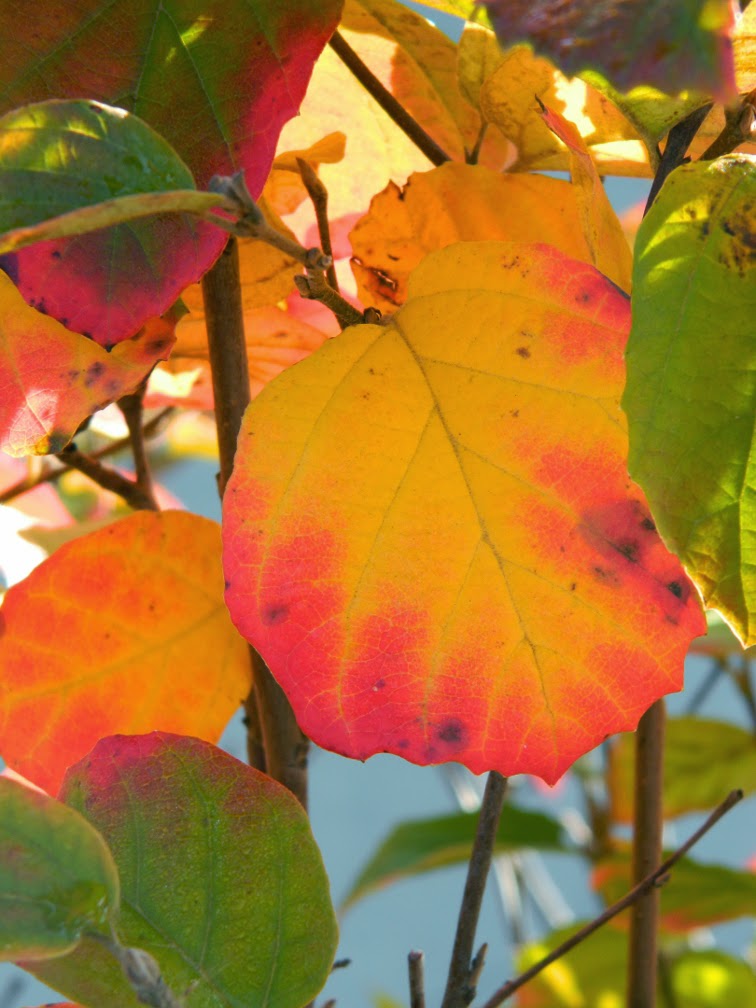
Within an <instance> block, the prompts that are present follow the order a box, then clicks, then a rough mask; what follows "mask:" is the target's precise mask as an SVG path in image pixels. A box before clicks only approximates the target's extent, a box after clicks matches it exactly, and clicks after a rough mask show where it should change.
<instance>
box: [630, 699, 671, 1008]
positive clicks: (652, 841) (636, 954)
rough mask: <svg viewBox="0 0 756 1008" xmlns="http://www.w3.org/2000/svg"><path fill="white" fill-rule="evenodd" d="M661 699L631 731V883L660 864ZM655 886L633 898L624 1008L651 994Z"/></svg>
mask: <svg viewBox="0 0 756 1008" xmlns="http://www.w3.org/2000/svg"><path fill="white" fill-rule="evenodd" d="M665 721H666V709H665V707H664V700H657V701H656V703H655V704H653V705H652V706H651V707H649V709H648V710H647V711H646V713H645V714H644V715H643V717H642V718H641V719H640V722H639V723H638V729H637V731H636V733H635V801H634V810H633V862H632V872H631V876H630V877H631V881H632V882H633V884H634V885H636V884H637V883H639V882H641V881H642V880H643V879H644V878H647V876H648V875H650V874H651V873H652V872H653V871H654V870H655V869H656V868H657V866H658V865H659V862H660V861H661V849H662V846H661V845H662V829H663V827H664V808H663V802H662V789H663V785H664V725H665ZM658 930H659V890H658V889H657V888H651V889H649V890H648V892H646V893H644V895H643V896H641V897H640V898H639V899H637V900H636V901H635V902H634V903H633V907H632V911H631V915H630V936H629V943H628V944H629V951H628V963H627V1002H626V1004H627V1008H648V1006H649V1005H653V1003H654V999H655V997H656V966H657V935H658Z"/></svg>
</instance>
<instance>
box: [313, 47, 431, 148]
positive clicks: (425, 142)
mask: <svg viewBox="0 0 756 1008" xmlns="http://www.w3.org/2000/svg"><path fill="white" fill-rule="evenodd" d="M328 44H329V45H330V47H331V49H333V51H334V52H335V53H336V55H337V56H338V57H339V59H340V60H341V62H342V63H343V64H344V65H345V66H346V67H347V69H348V70H350V71H351V72H352V73H353V74H354V76H355V77H356V78H357V80H358V81H359V82H360V84H362V86H363V87H364V88H365V90H366V91H367V92H368V94H369V95H371V96H372V97H373V98H375V100H376V101H377V102H378V104H379V105H380V106H381V108H382V109H383V111H384V112H385V113H386V114H387V115H388V116H389V117H390V118H391V119H393V121H394V122H395V123H396V125H397V126H398V127H399V129H400V130H402V132H403V133H404V134H405V135H406V136H408V137H409V139H410V140H411V141H412V143H413V144H414V145H415V146H416V147H417V148H418V149H419V150H421V151H422V153H423V154H425V156H426V157H427V158H428V160H429V161H430V162H431V163H432V164H434V165H436V166H438V165H442V164H444V163H445V162H446V161H451V158H450V157H449V155H448V154H447V153H446V151H445V150H443V149H442V148H441V147H440V146H439V145H438V144H437V143H436V141H435V140H434V139H433V137H432V136H430V135H429V134H428V133H426V132H425V130H424V129H423V127H422V126H421V125H420V123H419V122H418V121H417V120H416V119H415V118H414V117H413V116H411V115H410V114H409V112H408V111H407V110H406V108H405V107H404V106H403V105H402V104H401V103H400V102H398V101H397V100H396V98H394V96H393V95H392V94H391V92H390V91H389V90H388V89H387V88H385V87H384V86H383V84H381V82H380V81H379V80H378V78H377V77H376V76H375V74H374V73H373V71H372V70H371V69H370V67H368V66H367V65H366V64H365V63H363V61H362V60H361V59H360V57H359V56H358V55H357V53H356V52H355V51H354V49H352V47H351V46H350V45H349V43H348V42H347V41H346V39H345V38H344V36H343V35H341V34H339V32H334V33H333V35H332V36H331V40H330V42H329V43H328Z"/></svg>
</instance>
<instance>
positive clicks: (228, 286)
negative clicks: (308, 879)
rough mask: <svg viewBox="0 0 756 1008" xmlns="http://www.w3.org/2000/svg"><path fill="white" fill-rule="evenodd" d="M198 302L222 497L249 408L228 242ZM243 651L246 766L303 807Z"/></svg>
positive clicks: (302, 744)
mask: <svg viewBox="0 0 756 1008" xmlns="http://www.w3.org/2000/svg"><path fill="white" fill-rule="evenodd" d="M202 297H203V300H204V305H205V319H206V324H207V337H208V345H209V356H210V367H211V369H212V374H213V395H214V398H215V415H216V422H217V429H218V452H219V457H220V474H219V477H218V491H219V493H220V495H221V497H222V496H223V493H224V491H225V489H226V484H227V483H228V480H229V477H230V476H231V472H232V470H233V465H234V455H235V453H236V439H237V437H238V434H239V428H240V427H241V422H242V417H243V415H244V410H245V409H246V407H247V405H248V403H249V372H248V367H247V349H246V341H245V337H244V315H243V311H242V300H241V284H240V278H239V252H238V249H237V244H236V240H235V239H234V238H231V239H230V240H229V242H228V244H227V245H226V248H225V249H224V251H223V252H222V254H221V256H220V259H218V261H217V262H216V264H215V265H214V266H213V267H212V269H211V270H209V271H208V272H207V273H206V274H205V276H204V277H203V278H202ZM249 650H250V661H251V665H252V672H253V675H252V681H253V684H254V685H253V687H252V690H251V691H250V695H249V696H248V697H247V699H246V700H245V702H244V707H245V712H246V720H247V752H248V757H249V760H250V763H251V764H252V765H253V766H256V765H257V764H258V763H259V761H260V751H261V750H262V751H264V753H265V772H266V773H267V774H269V775H270V776H271V777H273V778H274V779H275V780H277V781H279V782H280V783H281V784H283V785H285V786H286V787H288V788H289V790H290V791H292V792H293V793H294V794H295V795H296V797H297V798H298V799H299V801H300V802H301V803H302V805H303V806H304V807H305V808H306V807H307V751H308V746H309V742H308V740H307V738H306V737H305V736H304V735H303V734H302V732H301V731H300V730H299V726H298V725H297V722H296V720H295V718H294V713H293V711H292V709H291V705H290V704H289V701H288V700H287V699H286V696H285V694H284V692H283V690H282V689H281V687H280V686H279V685H278V683H277V682H276V681H275V679H274V678H273V676H272V675H271V673H270V670H269V669H268V667H267V665H266V664H265V662H264V661H263V660H262V658H261V657H260V655H258V653H257V652H256V651H255V650H254V648H252V647H250V649H249ZM260 729H261V734H262V739H261V738H260V732H259V730H260ZM257 769H261V768H260V767H259V766H257Z"/></svg>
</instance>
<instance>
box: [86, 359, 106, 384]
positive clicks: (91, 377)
mask: <svg viewBox="0 0 756 1008" xmlns="http://www.w3.org/2000/svg"><path fill="white" fill-rule="evenodd" d="M104 371H105V365H104V364H103V363H102V361H95V362H94V364H90V365H89V367H88V368H87V370H86V371H85V372H84V384H85V385H86V387H87V388H90V386H92V385H94V383H95V382H96V381H97V380H98V379H99V378H101V377H102V374H103V372H104Z"/></svg>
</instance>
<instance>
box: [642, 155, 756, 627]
mask: <svg viewBox="0 0 756 1008" xmlns="http://www.w3.org/2000/svg"><path fill="white" fill-rule="evenodd" d="M755 235H756V158H752V157H748V156H747V155H743V154H739V155H729V156H727V157H724V158H720V159H718V160H717V161H713V162H707V163H699V164H690V165H684V166H683V167H681V168H678V169H677V171H675V172H674V173H673V174H672V175H671V176H670V178H669V179H668V180H667V182H666V183H665V185H664V187H663V188H662V191H661V193H660V194H659V197H658V198H657V200H656V201H655V203H654V205H653V207H652V208H651V211H650V213H649V214H648V215H647V216H646V218H645V220H644V221H643V223H642V224H641V227H640V230H639V232H638V237H637V240H636V258H635V269H634V276H633V328H632V332H631V334H630V339H629V342H628V348H627V389H626V392H625V397H624V400H623V406H624V408H625V410H626V412H627V415H628V419H629V428H630V456H629V458H630V461H629V467H630V472H631V473H632V475H633V477H634V479H636V480H637V481H638V482H639V483H640V484H641V486H642V487H643V489H644V490H645V492H646V494H647V495H648V499H649V502H650V504H651V508H652V511H653V514H654V518H655V520H656V522H657V525H658V527H659V531H660V532H661V534H662V536H663V537H664V539H665V541H666V542H667V543H668V545H669V546H670V548H671V549H673V550H674V551H675V553H677V555H678V556H679V557H680V559H681V560H682V561H683V563H684V564H685V566H686V568H687V570H688V571H689V573H690V575H691V576H692V578H693V579H694V580H695V581H696V583H697V584H698V586H699V588H700V590H701V593H702V594H703V597H704V599H705V601H706V603H707V604H708V605H710V606H712V607H713V608H715V609H718V610H719V611H720V612H721V613H722V614H723V615H724V616H725V617H726V619H727V620H728V621H729V622H730V624H731V625H732V627H733V629H734V630H735V631H736V633H737V634H738V636H739V638H740V640H741V641H743V642H744V643H745V644H753V643H756V626H755V625H754V617H755V616H756V576H755V575H754V571H755V570H756V567H754V561H755V560H756V531H755V530H756V496H755V494H754V491H755V490H756V475H754V465H755V464H756V463H755V460H754V455H753V452H754V446H753V418H754V410H755V409H756V369H754V367H753V364H752V361H753V353H754V344H753V333H754V326H753V309H754V279H755V278H756V255H755V254H754V252H755V250H756V237H754V236H755Z"/></svg>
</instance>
